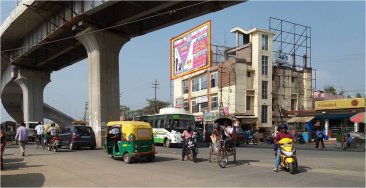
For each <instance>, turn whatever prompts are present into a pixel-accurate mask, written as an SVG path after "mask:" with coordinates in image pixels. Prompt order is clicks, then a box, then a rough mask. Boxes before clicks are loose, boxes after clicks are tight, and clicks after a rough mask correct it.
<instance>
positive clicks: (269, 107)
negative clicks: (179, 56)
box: [173, 27, 312, 132]
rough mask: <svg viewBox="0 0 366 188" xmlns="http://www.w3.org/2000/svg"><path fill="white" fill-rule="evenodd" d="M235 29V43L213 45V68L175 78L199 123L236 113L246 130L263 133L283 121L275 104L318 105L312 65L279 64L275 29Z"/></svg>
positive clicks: (179, 99)
mask: <svg viewBox="0 0 366 188" xmlns="http://www.w3.org/2000/svg"><path fill="white" fill-rule="evenodd" d="M231 32H232V33H234V34H235V36H236V45H235V47H233V48H227V47H219V46H212V53H211V54H212V55H211V56H212V66H211V67H210V68H208V69H205V70H201V71H198V72H195V73H192V74H189V75H185V76H183V77H180V78H177V79H175V80H174V81H173V85H174V94H173V95H174V97H173V99H174V101H173V104H174V106H175V107H182V108H185V109H186V110H187V111H188V112H191V113H193V114H194V115H195V117H196V121H197V122H198V123H199V124H204V123H207V122H212V121H213V120H214V119H216V118H218V117H222V116H232V117H233V116H235V118H236V119H238V120H239V122H240V124H241V126H242V127H243V128H246V129H251V130H253V131H254V130H259V131H260V132H265V131H267V132H268V131H270V130H273V128H274V126H276V125H277V124H275V122H276V121H275V119H276V117H273V116H277V115H278V114H276V113H275V112H276V108H275V104H276V105H277V106H280V108H279V109H283V110H284V109H288V110H290V109H292V108H293V109H298V108H312V105H311V104H312V102H311V100H310V101H309V99H311V94H312V89H311V78H312V77H311V68H304V69H302V70H298V69H296V68H292V67H288V66H286V65H276V66H274V65H273V63H272V62H273V61H272V59H274V58H273V57H272V54H273V53H272V51H273V50H272V40H273V36H274V35H275V33H274V32H272V31H268V30H264V29H259V28H253V29H250V30H244V29H241V28H238V27H236V28H234V29H232V30H231ZM274 71H276V72H275V73H274ZM281 73H282V74H281ZM289 75H290V76H289ZM304 78H306V79H304ZM308 78H309V79H308ZM304 80H306V81H304ZM275 81H276V83H274V82H275ZM274 87H275V88H274ZM279 104H281V105H279ZM277 123H278V122H277Z"/></svg>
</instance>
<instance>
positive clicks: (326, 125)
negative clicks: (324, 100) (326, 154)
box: [324, 119, 329, 136]
mask: <svg viewBox="0 0 366 188" xmlns="http://www.w3.org/2000/svg"><path fill="white" fill-rule="evenodd" d="M328 130H329V120H328V119H326V120H324V134H325V135H327V136H328Z"/></svg>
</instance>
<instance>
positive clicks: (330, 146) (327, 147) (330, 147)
mask: <svg viewBox="0 0 366 188" xmlns="http://www.w3.org/2000/svg"><path fill="white" fill-rule="evenodd" d="M198 146H199V147H207V146H208V143H199V144H198ZM239 147H244V148H264V149H273V144H266V143H259V144H256V145H253V144H240V146H239ZM294 147H295V148H296V149H298V150H323V151H342V152H365V144H363V145H360V146H359V147H357V148H350V149H347V150H343V149H337V147H336V143H335V141H332V140H331V141H325V142H324V148H323V149H321V148H315V142H310V143H305V144H299V143H295V144H294Z"/></svg>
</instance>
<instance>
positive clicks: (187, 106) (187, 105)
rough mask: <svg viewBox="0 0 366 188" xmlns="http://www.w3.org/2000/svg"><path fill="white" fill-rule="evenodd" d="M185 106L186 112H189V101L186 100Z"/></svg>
mask: <svg viewBox="0 0 366 188" xmlns="http://www.w3.org/2000/svg"><path fill="white" fill-rule="evenodd" d="M183 105H184V110H186V111H189V103H188V100H185V101H184V102H183Z"/></svg>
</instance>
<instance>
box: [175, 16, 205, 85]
mask: <svg viewBox="0 0 366 188" xmlns="http://www.w3.org/2000/svg"><path fill="white" fill-rule="evenodd" d="M210 66H211V21H210V20H209V21H207V22H205V23H203V24H201V25H199V26H197V27H195V28H193V29H190V30H189V31H187V32H184V33H182V34H180V35H178V36H176V37H173V38H172V39H170V79H172V80H174V79H176V78H179V77H182V76H184V75H187V74H191V73H193V72H196V71H199V70H202V69H206V68H208V67H210Z"/></svg>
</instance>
